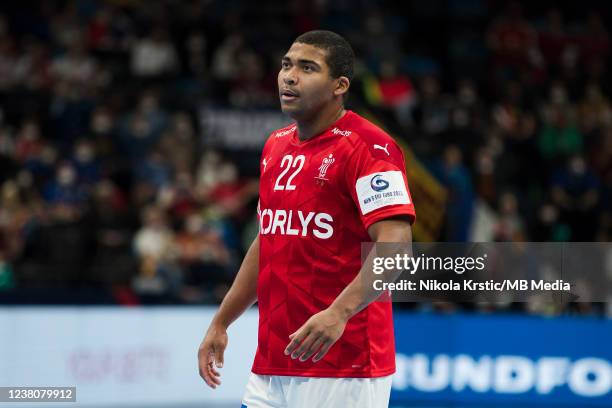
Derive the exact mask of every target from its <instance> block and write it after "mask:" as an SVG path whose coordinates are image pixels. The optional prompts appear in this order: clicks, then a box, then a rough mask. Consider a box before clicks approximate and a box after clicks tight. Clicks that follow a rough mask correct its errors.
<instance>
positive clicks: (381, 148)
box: [374, 143, 391, 156]
mask: <svg viewBox="0 0 612 408" xmlns="http://www.w3.org/2000/svg"><path fill="white" fill-rule="evenodd" d="M387 146H389V143H387V144H385V147H382V146H381V145H377V144H374V150H376V149H378V150H384V151H385V153H387V156H391V155H390V154H389V151H388V150H387Z"/></svg>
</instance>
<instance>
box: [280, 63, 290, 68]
mask: <svg viewBox="0 0 612 408" xmlns="http://www.w3.org/2000/svg"><path fill="white" fill-rule="evenodd" d="M289 65H290V64H289V63H288V62H287V61H283V62H281V67H282V68H283V69H286V68H289Z"/></svg>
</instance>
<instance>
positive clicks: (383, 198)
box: [252, 110, 415, 377]
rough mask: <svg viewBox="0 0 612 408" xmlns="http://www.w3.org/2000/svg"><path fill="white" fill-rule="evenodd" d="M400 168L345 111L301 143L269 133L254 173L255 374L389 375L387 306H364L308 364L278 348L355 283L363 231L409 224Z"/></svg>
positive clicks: (393, 150)
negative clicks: (387, 223)
mask: <svg viewBox="0 0 612 408" xmlns="http://www.w3.org/2000/svg"><path fill="white" fill-rule="evenodd" d="M405 168H406V167H405V162H404V157H403V154H402V151H401V150H400V148H399V147H398V146H397V144H396V143H395V142H394V140H393V139H392V138H391V137H390V136H389V135H387V134H386V133H385V132H384V131H382V130H381V129H380V128H378V127H376V126H375V125H373V124H372V123H371V122H369V121H367V120H366V119H364V118H363V117H361V116H359V115H358V114H356V113H354V112H352V111H349V110H347V111H346V112H345V114H344V115H343V116H342V117H341V118H340V119H338V120H337V121H336V122H335V123H334V124H332V125H331V126H330V127H329V128H328V129H326V130H325V131H324V132H322V133H320V134H318V135H316V136H314V137H312V138H310V139H307V140H305V141H300V139H299V138H298V135H297V127H296V126H295V125H292V126H288V127H286V128H283V129H280V130H277V131H275V132H273V133H272V134H271V135H270V137H269V138H268V141H267V142H266V144H265V146H264V149H263V153H262V158H261V168H260V171H261V178H260V198H259V206H258V219H259V245H260V249H259V251H260V252H259V277H258V290H257V295H258V304H259V334H258V347H257V352H256V356H255V361H254V363H253V367H252V371H253V372H254V373H257V374H263V375H289V376H308V377H380V376H386V375H390V374H392V373H393V372H394V371H395V347H394V336H393V320H392V308H391V303H389V302H373V303H371V304H370V305H369V306H368V307H366V308H365V309H363V310H362V311H361V312H359V313H357V314H356V315H355V316H353V317H352V318H351V319H350V320H349V321H348V323H347V325H346V328H345V331H344V333H343V335H342V337H341V338H340V339H339V340H338V341H337V342H336V343H335V344H334V345H333V346H332V347H331V348H330V350H329V352H328V353H327V354H326V355H325V357H324V358H323V359H322V360H320V361H318V362H316V363H313V362H312V360H308V361H306V362H300V361H299V360H297V359H296V360H294V359H291V358H290V356H285V355H284V350H285V348H286V346H287V344H288V343H289V335H290V334H291V333H293V332H294V331H296V330H297V329H298V328H300V326H302V324H304V323H305V322H306V320H308V319H309V318H310V317H311V316H312V315H314V314H315V313H317V312H319V311H321V310H323V309H325V308H327V307H328V306H329V305H330V304H331V303H332V302H333V301H334V300H335V299H336V297H337V296H338V295H339V294H340V292H342V290H343V289H344V288H345V287H346V286H347V285H348V284H349V283H350V282H351V281H352V280H353V279H354V278H355V277H356V276H357V274H358V273H359V270H360V268H361V243H362V242H369V241H371V238H370V236H369V235H368V227H369V226H370V225H372V224H373V223H375V222H377V221H380V220H383V219H385V218H389V217H394V216H406V217H408V218H409V220H410V221H411V222H413V221H414V219H415V211H414V206H413V203H412V199H411V197H410V192H409V189H408V181H407V179H406V172H405Z"/></svg>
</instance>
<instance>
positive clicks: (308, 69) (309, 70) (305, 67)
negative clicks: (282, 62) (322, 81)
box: [304, 65, 313, 72]
mask: <svg viewBox="0 0 612 408" xmlns="http://www.w3.org/2000/svg"><path fill="white" fill-rule="evenodd" d="M312 70H313V69H312V66H310V65H304V71H306V72H312Z"/></svg>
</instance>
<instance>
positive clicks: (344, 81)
mask: <svg viewBox="0 0 612 408" xmlns="http://www.w3.org/2000/svg"><path fill="white" fill-rule="evenodd" d="M350 86H351V81H350V79H348V78H347V77H345V76H341V77H339V78H338V79H337V80H336V89H334V95H336V96H343V95H344V94H345V93H347V92H348V90H349V87H350Z"/></svg>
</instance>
